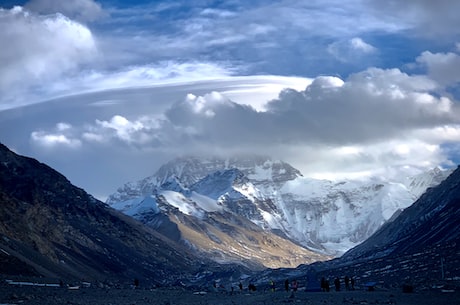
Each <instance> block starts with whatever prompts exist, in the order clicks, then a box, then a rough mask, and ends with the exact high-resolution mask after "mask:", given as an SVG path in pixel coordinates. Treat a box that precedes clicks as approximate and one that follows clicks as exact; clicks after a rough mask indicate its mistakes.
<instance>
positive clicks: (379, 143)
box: [0, 0, 460, 200]
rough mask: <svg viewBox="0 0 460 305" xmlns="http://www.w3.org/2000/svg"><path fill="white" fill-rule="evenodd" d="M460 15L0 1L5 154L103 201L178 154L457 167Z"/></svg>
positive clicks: (328, 169)
mask: <svg viewBox="0 0 460 305" xmlns="http://www.w3.org/2000/svg"><path fill="white" fill-rule="evenodd" d="M459 11H460V1H456V0H438V1H431V0H407V1H397V0H389V1H379V0H349V1H343V0H322V1H320V0H317V1H314V0H312V1H294V0H278V1H269V0H265V1H264V0H257V1H243V0H228V1H212V0H197V1H185V0H182V1H181V0H178V1H146V0H144V1H137V2H135V3H134V2H133V1H123V0H109V1H94V0H68V1H60V0H31V1H14V0H3V1H0V29H1V30H0V41H1V42H2V43H1V45H2V47H1V48H0V67H1V68H0V142H2V143H3V144H5V145H7V146H8V147H9V148H10V149H12V150H14V151H15V152H17V153H19V154H22V155H26V156H30V157H33V158H36V159H38V160H40V161H41V162H44V163H46V164H48V165H50V166H52V167H53V168H55V169H56V170H58V171H60V172H61V173H62V174H64V175H65V176H66V177H67V178H68V179H69V180H70V181H71V182H72V183H74V184H75V185H77V186H80V187H82V188H84V189H85V190H87V191H88V192H89V193H91V194H93V195H94V196H96V197H97V198H100V199H102V200H104V199H105V198H106V197H107V196H108V195H110V194H111V193H113V192H114V191H115V190H116V189H117V188H118V187H119V186H121V185H122V184H124V183H125V182H128V181H135V180H139V179H142V178H144V177H146V176H149V175H151V174H153V173H154V172H155V171H156V169H158V167H159V166H161V165H162V164H163V163H165V162H167V161H169V160H171V159H172V158H174V157H177V156H183V155H209V154H218V155H223V156H225V155H231V154H247V153H250V154H264V155H268V156H271V157H272V158H274V159H281V160H284V161H286V162H289V163H290V164H291V165H293V166H294V167H296V168H298V169H299V170H300V171H301V172H302V173H303V174H304V176H306V177H313V178H318V179H334V180H340V179H368V178H369V177H381V178H385V179H391V178H394V177H402V176H404V175H409V174H416V173H419V172H422V171H425V170H428V169H431V168H434V167H436V166H440V167H442V168H449V167H453V166H456V165H458V164H459V163H460V72H459V71H460V19H459V18H458V16H457V15H458V14H457V13H458V12H459Z"/></svg>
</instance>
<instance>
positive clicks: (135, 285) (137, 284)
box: [134, 279, 139, 289]
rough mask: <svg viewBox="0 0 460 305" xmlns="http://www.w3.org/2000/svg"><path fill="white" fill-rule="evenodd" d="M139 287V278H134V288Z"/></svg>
mask: <svg viewBox="0 0 460 305" xmlns="http://www.w3.org/2000/svg"><path fill="white" fill-rule="evenodd" d="M137 288H139V279H134V289H137Z"/></svg>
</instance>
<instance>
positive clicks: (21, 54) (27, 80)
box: [0, 7, 97, 102]
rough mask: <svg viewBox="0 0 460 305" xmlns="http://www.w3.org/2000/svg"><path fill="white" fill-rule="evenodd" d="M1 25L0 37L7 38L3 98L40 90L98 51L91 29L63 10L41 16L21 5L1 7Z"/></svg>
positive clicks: (1, 55)
mask: <svg viewBox="0 0 460 305" xmlns="http://www.w3.org/2000/svg"><path fill="white" fill-rule="evenodd" d="M0 28H2V29H3V30H2V31H0V41H3V42H8V43H3V44H2V48H1V49H0V65H1V66H2V69H0V91H2V92H3V93H5V95H4V96H3V97H2V99H3V100H4V101H5V100H6V101H12V100H15V99H20V97H21V96H23V95H24V94H25V93H26V92H27V90H32V91H34V90H35V91H41V90H42V88H43V87H46V86H47V85H48V83H49V82H52V81H53V80H56V79H57V78H59V77H60V76H62V75H64V74H67V73H70V74H71V73H73V72H75V71H76V70H77V69H78V68H79V67H80V66H82V65H85V64H88V63H89V62H91V61H92V60H93V59H94V57H95V56H96V55H97V48H96V43H95V40H94V38H93V36H92V33H91V31H90V30H89V29H88V28H86V27H85V26H83V25H81V24H79V23H76V22H74V21H72V20H70V19H68V18H67V17H65V16H63V15H61V14H53V15H46V16H41V15H37V14H34V13H31V12H29V11H27V10H24V9H23V8H21V7H15V8H13V9H10V10H5V9H0ZM24 100H27V98H26V97H24ZM24 100H23V102H25V101H24Z"/></svg>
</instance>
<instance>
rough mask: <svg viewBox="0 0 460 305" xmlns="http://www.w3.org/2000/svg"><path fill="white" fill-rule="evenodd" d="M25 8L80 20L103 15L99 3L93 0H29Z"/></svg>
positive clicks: (89, 19) (91, 19)
mask: <svg viewBox="0 0 460 305" xmlns="http://www.w3.org/2000/svg"><path fill="white" fill-rule="evenodd" d="M25 8H26V9H28V10H30V11H32V12H37V13H40V14H55V13H61V14H63V15H65V16H67V17H69V18H72V19H76V20H80V21H93V20H95V19H97V18H99V17H101V16H103V15H104V13H103V10H102V7H101V5H100V4H99V3H98V2H95V1H93V0H65V1H62V0H31V1H29V2H27V3H26V4H25Z"/></svg>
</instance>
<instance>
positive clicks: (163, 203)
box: [107, 156, 450, 267]
mask: <svg viewBox="0 0 460 305" xmlns="http://www.w3.org/2000/svg"><path fill="white" fill-rule="evenodd" d="M449 173H450V171H441V170H439V169H437V168H436V169H434V170H432V171H429V172H427V173H424V174H421V175H418V176H414V177H407V178H401V180H400V181H385V180H383V179H370V180H367V181H351V180H350V181H341V182H332V181H327V180H315V179H311V178H306V177H303V176H302V174H301V173H300V171H299V170H297V169H295V168H294V167H292V166H291V165H289V164H287V163H285V162H283V161H274V160H271V159H270V158H268V157H261V156H243V157H235V158H228V159H223V158H217V157H213V158H198V157H184V158H178V159H175V160H172V161H170V162H169V163H167V164H165V165H163V166H162V167H160V169H159V170H158V171H157V172H156V173H155V174H154V175H152V176H150V177H147V178H145V179H142V180H140V181H138V182H129V183H126V184H125V185H124V186H122V187H120V188H119V189H118V191H117V192H116V193H114V194H112V195H111V196H110V197H109V198H108V200H107V203H108V204H109V205H111V206H112V207H114V208H116V209H118V210H120V211H122V212H124V213H126V214H128V215H130V216H133V217H134V218H136V219H138V220H140V221H141V222H143V223H145V224H148V225H149V226H151V227H154V228H155V229H156V230H158V231H159V232H163V233H164V234H165V236H168V237H170V238H172V239H173V240H175V241H177V242H182V243H183V244H186V245H188V246H189V247H190V248H191V249H193V250H197V251H198V252H200V251H204V252H206V253H208V254H209V255H210V257H213V258H214V259H216V260H218V261H219V260H220V261H222V260H226V259H228V260H229V261H234V260H235V259H236V260H240V261H241V260H242V261H246V262H249V261H253V262H257V263H259V264H262V265H263V266H265V267H293V266H296V265H298V264H299V263H309V262H312V261H315V260H324V259H326V258H327V256H324V255H340V254H342V253H344V252H345V251H347V250H349V249H350V248H352V247H354V246H356V245H357V244H359V243H361V242H362V241H364V240H365V239H366V238H368V237H369V236H370V235H371V234H373V233H374V232H375V231H376V230H377V229H378V228H380V227H381V226H382V225H383V224H384V223H385V222H386V221H387V220H389V219H390V218H391V217H392V216H393V214H394V213H395V212H398V211H400V210H402V209H404V208H406V207H408V206H410V205H411V204H412V203H413V202H414V201H415V200H416V199H417V198H418V197H419V196H420V195H421V194H422V193H423V192H424V191H425V190H426V189H427V188H429V187H432V186H435V185H437V184H439V183H440V182H441V181H442V180H444V179H445V178H446V177H447V176H448V175H449ZM160 220H161V221H160ZM222 220H225V227H226V228H227V233H228V232H229V231H232V233H231V234H228V235H226V236H225V238H219V234H222V232H225V230H223V229H222V228H223V227H224V226H223V224H222ZM228 228H231V230H230V229H228ZM210 232H213V233H210ZM216 232H217V233H216ZM235 232H238V234H236V233H235ZM249 232H258V233H257V234H266V236H269V237H268V238H269V239H271V240H276V242H275V243H274V244H275V245H276V246H275V247H274V248H273V247H272V248H264V251H262V253H265V254H266V255H264V256H260V253H261V251H260V245H261V244H263V243H262V242H261V238H260V236H259V237H254V236H252V237H250V238H249V235H251V234H253V233H249ZM241 236H244V237H241ZM262 239H263V238H262ZM225 240H228V241H231V243H232V244H231V245H238V246H236V249H233V248H232V247H230V248H229V244H228V243H226V242H225ZM248 241H249V242H248ZM252 241H256V242H252ZM268 244H270V243H268ZM278 246H281V247H280V248H281V249H291V250H292V252H291V253H287V252H285V251H284V252H280V251H279V250H276V249H277V247H278ZM229 249H231V250H229ZM307 249H308V250H310V251H307ZM273 251H275V252H273ZM312 251H313V252H314V253H312ZM274 253H276V254H274Z"/></svg>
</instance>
